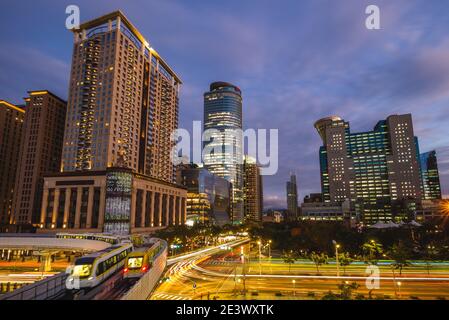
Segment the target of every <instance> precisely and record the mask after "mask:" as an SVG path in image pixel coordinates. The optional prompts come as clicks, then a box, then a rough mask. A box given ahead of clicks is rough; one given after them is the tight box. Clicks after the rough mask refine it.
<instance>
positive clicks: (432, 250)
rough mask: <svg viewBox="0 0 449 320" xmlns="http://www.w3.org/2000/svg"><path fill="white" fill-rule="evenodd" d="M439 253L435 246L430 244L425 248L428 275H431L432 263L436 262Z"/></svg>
mask: <svg viewBox="0 0 449 320" xmlns="http://www.w3.org/2000/svg"><path fill="white" fill-rule="evenodd" d="M438 254H439V251H438V249H437V248H436V247H435V245H434V244H429V245H427V246H426V247H425V248H424V259H425V260H426V268H427V274H428V275H430V267H431V264H430V262H432V261H435V260H436V259H437V257H438Z"/></svg>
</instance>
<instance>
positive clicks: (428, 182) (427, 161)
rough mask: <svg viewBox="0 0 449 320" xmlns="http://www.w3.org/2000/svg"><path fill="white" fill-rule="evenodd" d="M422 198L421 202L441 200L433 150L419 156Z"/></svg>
mask: <svg viewBox="0 0 449 320" xmlns="http://www.w3.org/2000/svg"><path fill="white" fill-rule="evenodd" d="M420 163H421V180H422V187H423V189H422V198H423V200H437V199H441V186H440V175H439V173H438V163H437V154H436V151H435V150H432V151H429V152H426V153H422V154H420Z"/></svg>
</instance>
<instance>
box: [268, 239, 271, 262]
mask: <svg viewBox="0 0 449 320" xmlns="http://www.w3.org/2000/svg"><path fill="white" fill-rule="evenodd" d="M268 258H269V259H271V240H268Z"/></svg>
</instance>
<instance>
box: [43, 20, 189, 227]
mask: <svg viewBox="0 0 449 320" xmlns="http://www.w3.org/2000/svg"><path fill="white" fill-rule="evenodd" d="M73 34H74V45H73V57H72V68H71V75H70V87H69V94H68V97H69V98H68V109H67V116H66V128H65V133H64V145H63V153H62V162H61V172H60V173H58V174H53V175H48V176H46V177H45V179H44V191H43V200H42V207H41V215H40V227H41V230H40V231H41V232H49V231H51V232H55V231H60V230H64V229H74V230H75V231H77V232H84V231H86V232H94V231H103V232H109V233H113V234H129V233H134V232H148V231H151V230H154V228H161V227H166V226H173V225H181V224H184V223H185V219H186V202H185V201H186V197H187V191H186V189H185V188H183V187H180V186H178V185H176V184H175V167H174V165H173V162H172V153H173V150H174V148H173V147H174V145H175V142H174V141H172V139H171V135H172V133H173V131H174V130H175V129H177V128H178V104H179V102H178V93H179V87H180V84H181V81H180V79H179V78H178V76H177V75H176V74H175V72H174V71H173V70H172V69H171V68H170V67H169V66H168V64H167V63H166V62H165V61H164V60H163V59H162V58H161V57H160V56H159V54H158V53H157V52H156V51H155V50H154V48H152V47H151V46H150V44H149V42H148V41H147V40H146V39H145V38H144V37H143V35H142V34H141V33H140V32H139V31H138V30H137V29H136V27H134V26H133V25H132V24H131V22H130V21H129V20H128V19H127V18H126V17H125V16H124V14H123V13H122V12H120V11H116V12H112V13H110V14H107V15H104V16H102V17H99V18H97V19H94V20H92V21H89V22H86V23H83V24H81V25H80V28H79V29H76V30H73Z"/></svg>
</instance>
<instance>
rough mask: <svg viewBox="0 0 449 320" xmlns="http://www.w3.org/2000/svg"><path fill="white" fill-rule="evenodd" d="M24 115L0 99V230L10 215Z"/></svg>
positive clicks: (5, 224)
mask: <svg viewBox="0 0 449 320" xmlns="http://www.w3.org/2000/svg"><path fill="white" fill-rule="evenodd" d="M24 117H25V111H24V110H23V109H22V108H21V107H18V106H16V105H13V104H12V103H9V102H7V101H4V100H0V232H2V231H6V229H7V228H8V225H9V221H10V219H11V216H12V204H13V199H14V194H16V191H15V190H14V189H15V188H14V184H15V179H16V172H17V166H18V165H17V163H18V162H19V154H20V144H21V138H22V130H23V119H24Z"/></svg>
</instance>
